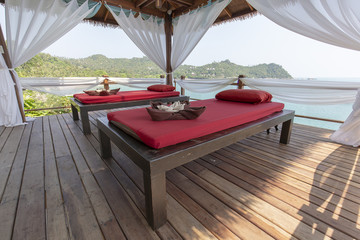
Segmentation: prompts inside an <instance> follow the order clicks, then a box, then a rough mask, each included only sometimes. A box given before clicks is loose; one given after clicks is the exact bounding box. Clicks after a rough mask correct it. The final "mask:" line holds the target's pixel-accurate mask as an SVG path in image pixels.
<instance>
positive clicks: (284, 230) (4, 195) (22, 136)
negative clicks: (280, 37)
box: [0, 111, 360, 240]
mask: <svg viewBox="0 0 360 240" xmlns="http://www.w3.org/2000/svg"><path fill="white" fill-rule="evenodd" d="M105 114H106V112H105V111H98V112H92V113H91V114H90V117H91V119H90V120H91V122H92V126H91V128H92V133H93V134H92V135H87V136H85V135H83V134H82V132H81V124H80V123H78V122H74V121H73V120H72V118H71V115H70V114H64V115H56V116H49V117H43V118H37V119H36V120H35V121H34V122H31V123H29V124H27V125H26V126H20V127H15V128H3V127H0V194H1V195H0V201H1V202H0V219H1V224H0V234H1V239H69V238H71V239H136V240H137V239H181V238H184V239H251V240H253V239H327V238H334V239H356V238H359V236H360V212H359V211H360V210H359V206H360V205H359V203H360V163H359V155H360V154H359V152H358V148H352V147H348V146H342V145H339V144H336V143H333V142H331V141H329V140H328V136H329V135H330V134H331V131H330V130H324V129H319V128H314V127H309V126H303V125H297V124H295V125H294V128H293V133H292V138H291V141H290V144H289V145H282V144H279V143H278V139H279V134H280V131H278V132H275V131H274V129H271V133H270V134H269V135H267V134H266V132H263V133H260V134H257V135H255V136H252V137H250V138H248V139H245V140H243V141H240V142H238V143H236V144H233V145H231V146H229V147H226V148H223V149H221V150H219V151H216V152H214V153H212V154H209V155H207V156H205V157H203V158H200V159H197V160H195V161H193V162H191V163H188V164H186V165H184V166H181V167H178V168H176V169H174V170H171V171H169V172H168V174H167V193H168V195H167V202H168V205H167V211H168V222H167V223H166V224H165V225H164V226H163V227H161V228H160V229H159V230H157V231H155V232H154V231H152V230H151V228H150V227H149V226H148V225H147V222H146V220H145V218H144V215H145V203H144V202H145V200H144V194H143V186H142V172H141V171H140V169H138V167H137V166H136V165H134V164H133V163H132V161H130V160H129V159H128V158H127V157H126V156H125V155H124V154H123V153H122V152H121V151H120V150H118V149H117V148H116V147H114V146H113V156H114V158H112V159H109V160H106V161H104V160H102V159H101V157H100V155H99V152H100V149H99V142H98V136H97V129H96V127H95V125H94V123H95V119H96V118H97V117H99V116H104V115H105Z"/></svg>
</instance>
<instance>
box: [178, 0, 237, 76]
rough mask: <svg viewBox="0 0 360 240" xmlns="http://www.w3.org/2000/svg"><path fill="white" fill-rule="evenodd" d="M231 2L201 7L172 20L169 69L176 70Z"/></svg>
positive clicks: (227, 0) (226, 1)
mask: <svg viewBox="0 0 360 240" xmlns="http://www.w3.org/2000/svg"><path fill="white" fill-rule="evenodd" d="M230 1H231V0H223V1H217V2H215V3H212V4H211V5H208V6H205V7H201V8H199V9H197V10H194V11H193V12H189V13H187V14H184V15H181V16H179V17H178V18H177V19H174V20H173V26H174V31H173V46H172V53H171V67H172V69H173V71H175V69H177V68H178V67H179V66H180V65H181V64H182V63H183V62H184V61H185V59H186V58H187V57H188V56H189V54H190V53H191V52H192V50H194V48H195V47H196V45H197V44H198V43H199V41H200V40H201V38H202V37H203V36H204V35H205V33H206V32H207V31H208V29H209V28H210V27H211V25H212V24H213V23H214V21H215V20H216V18H217V17H218V16H219V14H220V13H221V12H222V10H223V9H224V8H225V7H226V6H227V5H228V4H229V3H230Z"/></svg>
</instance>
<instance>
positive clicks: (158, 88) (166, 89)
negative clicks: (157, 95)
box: [147, 84, 175, 92]
mask: <svg viewBox="0 0 360 240" xmlns="http://www.w3.org/2000/svg"><path fill="white" fill-rule="evenodd" d="M147 90H149V91H155V92H171V91H174V90H175V87H173V86H170V85H164V84H157V85H151V86H149V87H148V88H147Z"/></svg>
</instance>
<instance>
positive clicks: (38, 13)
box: [0, 0, 98, 126]
mask: <svg viewBox="0 0 360 240" xmlns="http://www.w3.org/2000/svg"><path fill="white" fill-rule="evenodd" d="M97 5H98V4H97ZM97 5H95V6H93V7H92V8H91V9H89V6H88V1H85V2H84V3H83V4H82V5H81V6H79V5H78V2H77V0H72V1H71V2H69V3H65V2H64V1H62V0H6V1H5V20H6V37H7V47H8V50H9V54H10V59H11V62H12V65H13V66H12V67H13V68H15V67H18V66H20V65H21V64H23V63H25V62H26V61H28V60H29V59H30V58H32V57H33V56H35V55H36V54H37V53H39V52H40V51H42V50H44V49H45V48H47V47H48V46H49V45H51V44H52V43H53V42H55V41H56V40H57V39H59V38H60V37H62V36H63V35H64V34H65V33H67V32H68V31H70V30H71V29H72V28H74V27H75V26H76V25H77V24H78V23H80V22H81V21H82V20H83V19H84V18H85V17H86V16H87V15H89V14H90V13H92V12H93V10H94V9H95V8H96V7H97ZM11 71H13V72H14V74H15V76H16V81H17V86H18V90H19V93H20V97H22V88H21V84H20V81H19V78H18V77H17V74H16V72H15V71H14V70H12V69H11ZM1 81H5V80H4V79H2V78H0V82H1ZM1 84H2V83H1ZM4 85H5V86H7V88H6V90H5V89H4V90H3V91H5V92H10V91H14V88H13V87H9V85H8V84H4ZM8 96H9V97H10V96H12V94H11V95H8ZM6 101H7V102H8V103H9V105H13V106H16V104H17V103H16V101H15V102H14V103H13V101H14V99H7V100H6ZM16 111H19V110H18V109H16ZM16 111H15V110H14V109H12V110H11V113H9V111H8V109H7V112H5V110H4V109H0V115H8V114H16V115H17V114H18V113H16ZM10 118H11V119H12V120H13V121H12V122H10V123H7V126H15V125H19V124H21V123H22V120H21V118H20V120H19V118H18V117H10ZM0 125H2V123H0Z"/></svg>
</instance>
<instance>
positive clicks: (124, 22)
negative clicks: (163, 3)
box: [105, 5, 166, 72]
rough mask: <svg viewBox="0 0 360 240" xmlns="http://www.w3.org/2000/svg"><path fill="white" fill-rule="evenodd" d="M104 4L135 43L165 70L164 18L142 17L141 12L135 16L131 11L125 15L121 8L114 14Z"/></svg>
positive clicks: (108, 7)
mask: <svg viewBox="0 0 360 240" xmlns="http://www.w3.org/2000/svg"><path fill="white" fill-rule="evenodd" d="M105 6H106V7H107V9H109V11H110V12H111V14H112V15H113V16H114V18H115V20H116V22H117V23H118V24H119V26H120V27H121V28H122V29H123V30H124V32H125V33H126V35H128V37H129V38H130V39H131V40H132V41H133V42H134V43H135V45H136V46H137V47H138V48H139V49H140V50H141V51H142V52H143V53H144V54H145V55H146V56H147V57H148V58H149V59H151V60H152V61H153V62H154V63H156V65H158V66H159V67H160V68H161V69H162V70H164V71H165V72H166V42H165V41H166V40H165V28H164V20H163V19H161V18H158V17H153V16H150V17H149V18H148V19H144V18H142V16H141V14H139V15H138V16H137V17H135V15H134V14H135V13H134V12H132V11H130V12H129V14H128V16H127V15H126V14H125V12H124V10H123V9H120V11H119V14H116V13H115V12H114V11H113V9H112V8H111V7H110V6H108V5H105Z"/></svg>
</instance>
